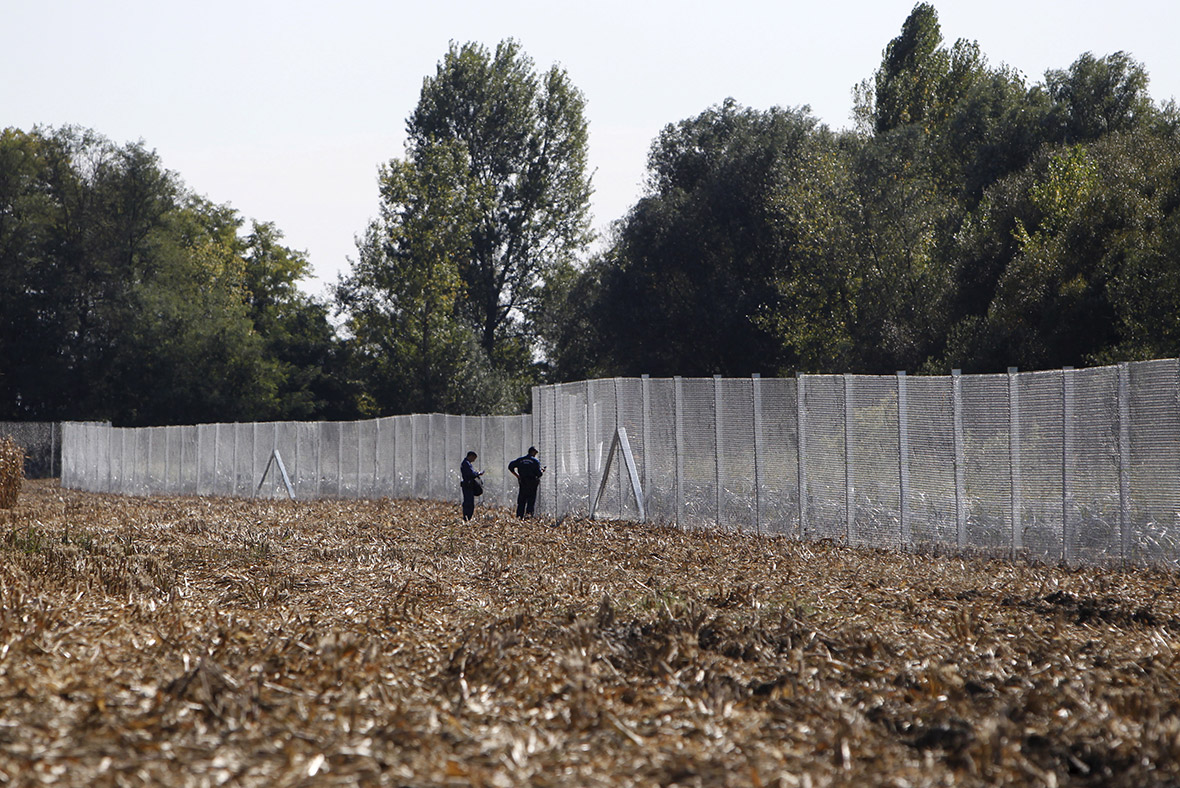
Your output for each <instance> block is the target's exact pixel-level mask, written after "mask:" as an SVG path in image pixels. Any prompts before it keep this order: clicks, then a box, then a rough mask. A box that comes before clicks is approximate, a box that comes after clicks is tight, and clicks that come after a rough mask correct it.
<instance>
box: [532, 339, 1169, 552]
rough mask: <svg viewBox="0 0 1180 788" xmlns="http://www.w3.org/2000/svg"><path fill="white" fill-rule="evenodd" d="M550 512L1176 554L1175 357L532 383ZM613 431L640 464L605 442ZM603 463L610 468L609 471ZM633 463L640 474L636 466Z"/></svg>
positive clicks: (970, 547)
mask: <svg viewBox="0 0 1180 788" xmlns="http://www.w3.org/2000/svg"><path fill="white" fill-rule="evenodd" d="M533 410H534V427H535V428H536V429H537V431H538V433H537V446H538V448H539V449H540V452H541V456H542V458H543V459H544V458H547V459H548V462H549V472H548V474H547V475H546V477H545V479H544V481H543V486H542V495H541V498H540V504H539V505H540V506H541V508H542V509H543V511H544V512H545V513H546V514H549V515H551V516H554V517H558V518H560V517H562V516H564V515H567V514H573V513H577V514H586V513H588V512H589V511H590V510H591V509H592V508H596V509H597V512H602V513H605V514H606V515H608V516H612V517H618V518H621V519H637V518H638V516H639V511H640V507H639V497H640V496H642V501H643V504H644V505H643V507H642V510H643V512H644V513H645V515H646V519H649V520H655V521H660V522H666V523H672V524H676V525H679V526H682V527H690V528H703V527H719V528H722V529H728V530H739V531H751V532H759V533H768V534H787V535H790V536H793V537H797V538H802V539H812V540H817V539H834V540H840V541H842V542H847V543H849V544H853V545H861V546H867V547H884V548H908V549H914V548H932V549H949V550H954V551H959V552H984V553H989V554H999V555H1010V556H1024V557H1031V558H1036V559H1041V560H1047V561H1066V562H1069V563H1075V564H1077V563H1086V564H1133V565H1142V564H1152V565H1159V564H1167V565H1175V564H1176V563H1177V562H1178V561H1180V362H1178V361H1177V360H1174V359H1173V360H1159V361H1147V362H1135V363H1128V364H1120V365H1117V366H1109V367H1099V368H1092V369H1081V370H1074V369H1068V368H1067V369H1062V370H1054V371H1045V372H1026V373H1021V372H1017V371H1016V370H1014V369H1013V370H1009V372H1008V373H1007V374H996V375H960V374H958V373H955V374H953V375H949V376H940V377H909V376H906V375H905V374H904V373H898V374H897V375H887V376H866V375H801V376H798V377H796V378H793V379H792V378H788V379H769V378H768V379H763V378H760V377H758V376H754V377H751V378H748V379H732V378H731V379H723V378H720V377H716V378H695V379H694V378H664V379H653V378H646V377H644V378H640V379H634V378H632V379H615V380H592V381H583V382H579V383H568V384H559V385H554V386H545V387H540V388H538V389H536V390H535V391H534V406H533ZM620 430H621V431H622V433H625V436H626V438H627V442H628V444H629V447H630V449H631V455H632V456H633V458H634V463H635V472H634V477H632V475H631V474H630V473H629V471H628V469H627V468H625V467H624V465H623V463H621V462H618V461H614V462H611V463H610V465H609V467H608V465H607V462H606V459H607V457H609V456H610V451H609V447H610V445H611V443H612V441H614V440H616V436H618V435H619V434H620ZM604 477H605V481H604ZM633 479H634V480H633Z"/></svg>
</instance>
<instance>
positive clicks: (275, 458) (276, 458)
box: [254, 449, 295, 501]
mask: <svg viewBox="0 0 1180 788" xmlns="http://www.w3.org/2000/svg"><path fill="white" fill-rule="evenodd" d="M272 464H274V465H278V466H279V473H281V474H282V475H283V484H285V485H286V486H287V495H288V497H290V499H291V500H292V501H293V500H295V488H294V487H292V486H291V477H290V476H288V475H287V467H286V466H285V465H283V458H282V457H281V456H280V455H279V450H278V449H275V450H274V451H273V452H271V455H270V459H269V460H267V461H266V470H264V471H263V472H262V478H261V479H259V480H258V489H257V490H255V491H254V494H255V495H258V493H259V492H260V491H261V490H262V485H263V484H264V483H265V482H266V475H267V474H268V473H270V466H271V465H272Z"/></svg>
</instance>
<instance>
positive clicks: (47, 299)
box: [0, 128, 333, 424]
mask: <svg viewBox="0 0 1180 788" xmlns="http://www.w3.org/2000/svg"><path fill="white" fill-rule="evenodd" d="M241 227H242V220H241V218H240V217H239V216H238V215H237V213H236V212H235V211H233V210H232V209H230V208H228V207H226V206H219V205H214V204H212V203H210V202H208V201H207V200H204V199H202V198H199V197H196V196H195V195H192V194H190V193H189V192H188V191H187V190H186V189H185V187H184V186H183V184H182V183H181V182H180V179H179V178H178V177H177V176H176V175H175V174H174V173H171V172H169V171H168V170H165V169H164V168H163V167H162V166H161V164H160V162H159V159H158V157H157V156H156V154H155V153H154V152H152V151H149V150H148V149H147V148H146V147H145V146H144V145H143V144H142V143H134V144H129V145H125V146H122V147H120V146H116V145H114V144H113V143H111V142H109V141H108V140H105V139H103V138H102V137H100V136H99V135H97V134H95V133H94V132H91V131H87V130H83V129H77V128H62V129H57V130H52V129H47V130H42V129H36V130H33V131H31V132H23V131H20V130H17V129H7V130H5V131H4V132H3V133H2V134H0V357H2V358H4V359H5V363H4V369H3V372H2V373H0V412H2V413H3V414H4V417H5V418H10V419H63V418H68V419H109V420H112V421H114V422H117V423H122V424H157V423H192V422H198V421H217V420H226V419H243V420H244V419H262V418H277V417H281V416H287V415H294V414H302V415H307V414H310V413H313V412H316V411H317V410H318V409H319V404H318V401H317V399H316V398H315V396H314V386H313V385H312V382H313V381H312V379H313V378H314V374H313V373H311V372H309V370H308V367H310V366H311V365H313V364H315V363H316V362H315V361H313V360H312V359H308V358H302V359H300V358H299V357H297V355H294V354H292V353H289V352H288V351H287V350H286V349H285V348H284V346H283V343H284V340H283V339H282V338H281V335H282V333H283V331H284V330H286V329H285V328H284V325H286V324H287V323H288V322H289V319H290V315H292V314H294V313H297V312H299V311H300V310H302V311H303V313H304V317H305V318H306V319H307V329H308V330H307V331H304V330H302V329H301V330H300V333H301V335H302V336H303V337H307V336H308V334H309V333H310V332H311V331H319V334H318V338H317V340H314V341H316V342H318V343H319V346H320V347H321V348H325V349H326V348H329V347H331V345H332V342H333V337H332V332H331V327H330V325H329V324H328V323H327V316H326V311H325V310H324V309H323V308H322V307H317V306H316V305H315V304H314V303H313V302H311V301H310V300H309V299H307V298H306V297H305V296H302V295H301V294H299V293H298V291H297V290H296V289H295V282H296V281H297V280H298V279H299V278H301V277H302V276H304V275H305V274H306V272H307V264H306V261H304V260H302V258H301V256H300V255H298V253H295V252H291V251H290V250H287V249H284V248H283V247H281V245H279V244H278V239H279V238H280V237H281V236H280V235H279V234H278V231H277V230H275V229H274V228H273V227H271V226H269V225H267V226H261V225H256V226H255V228H254V234H253V235H252V236H251V238H252V240H246V239H243V238H241V237H239V230H240V229H241ZM264 236H265V240H264ZM317 321H318V322H317ZM301 365H302V366H301Z"/></svg>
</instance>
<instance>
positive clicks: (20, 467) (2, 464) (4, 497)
mask: <svg viewBox="0 0 1180 788" xmlns="http://www.w3.org/2000/svg"><path fill="white" fill-rule="evenodd" d="M24 478H25V450H24V449H22V448H21V447H20V446H18V445H17V443H16V441H14V440H13V439H12V438H10V437H4V438H0V509H11V508H12V507H13V506H16V499H17V496H19V495H20V486H21V482H22V481H24Z"/></svg>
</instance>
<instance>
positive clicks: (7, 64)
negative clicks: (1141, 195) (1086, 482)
mask: <svg viewBox="0 0 1180 788" xmlns="http://www.w3.org/2000/svg"><path fill="white" fill-rule="evenodd" d="M934 6H935V8H936V9H937V10H938V15H939V21H940V23H941V26H942V33H943V37H944V39H945V40H946V43H947V45H950V44H951V43H953V42H954V41H955V40H956V39H958V38H967V39H971V40H976V41H978V42H979V45H980V47H981V49H982V50H983V52H984V54H985V55H986V56H987V57H988V60H989V62H990V63H992V64H1000V63H1006V64H1007V65H1009V66H1011V67H1013V68H1015V69H1017V70H1018V71H1020V72H1022V73H1023V74H1025V76H1026V79H1027V80H1028V82H1029V83H1030V84H1031V83H1034V82H1039V81H1042V79H1043V76H1044V72H1045V71H1046V69H1059V68H1066V67H1068V66H1069V65H1070V64H1071V63H1072V62H1073V61H1074V60H1075V59H1076V58H1077V57H1078V56H1079V55H1081V54H1082V53H1084V52H1093V53H1094V54H1095V55H1099V56H1101V55H1107V54H1111V53H1113V52H1117V51H1120V50H1123V51H1127V52H1130V53H1131V54H1132V55H1133V56H1134V57H1135V58H1136V59H1137V60H1139V61H1140V62H1142V63H1144V65H1145V66H1146V67H1147V70H1148V73H1149V74H1150V75H1151V88H1150V89H1151V94H1152V96H1153V97H1154V98H1155V99H1156V100H1157V101H1158V102H1162V101H1165V100H1167V99H1169V98H1172V97H1176V96H1180V46H1177V44H1176V40H1175V35H1176V31H1177V24H1176V23H1177V22H1178V21H1180V10H1178V8H1180V6H1177V5H1176V3H1175V0H1121V2H1096V1H1095V0H1069V1H1067V0H990V2H980V0H941V1H940V2H938V1H936V2H934ZM913 7H914V2H911V0H848V1H847V2H842V1H841V0H829V1H828V2H816V0H808V1H807V2H796V1H795V0H790V1H789V2H788V1H786V0H780V1H779V2H771V0H765V1H764V2H751V1H750V0H728V1H727V2H714V3H704V2H692V1H691V0H676V1H675V2H673V1H671V0H629V1H628V2H619V1H618V0H597V2H594V3H576V4H575V3H566V2H562V1H561V0H538V1H536V2H533V1H529V0H480V1H479V2H475V1H468V0H463V1H461V2H460V1H454V2H451V1H449V0H428V1H427V2H422V1H421V0H419V1H418V2H413V3H410V2H378V1H377V0H369V1H368V2H365V1H364V0H333V2H325V1H324V0H317V1H316V2H304V1H303V0H294V1H292V0H288V1H286V2H277V1H267V2H263V1H261V0H204V2H200V3H185V2H160V0H151V2H147V1H146V0H102V1H101V2H96V1H95V0H73V1H68V0H0V9H2V11H3V13H2V14H0V36H2V41H3V45H2V46H0V73H2V74H3V75H4V76H3V78H2V79H0V127H8V126H15V127H17V128H20V129H24V130H29V129H31V128H32V127H33V126H34V125H38V124H41V125H48V126H60V125H65V124H78V125H81V126H84V127H87V128H91V129H94V130H95V131H97V132H99V133H101V134H103V135H104V136H106V137H108V138H110V139H111V140H113V141H114V142H116V143H119V144H123V143H126V142H133V141H137V140H143V141H144V142H145V143H146V145H147V147H149V148H151V149H154V150H156V151H157V153H158V154H159V155H160V157H161V160H162V162H163V164H164V166H165V167H167V168H168V169H170V170H173V171H175V172H177V173H179V175H180V176H181V178H182V179H183V180H184V182H185V183H186V184H187V185H188V186H189V188H191V189H192V190H193V191H195V192H197V193H199V194H202V195H204V196H206V197H208V198H209V199H210V200H213V201H214V202H217V203H229V204H231V205H233V207H235V208H236V209H237V210H238V211H240V212H241V213H242V215H244V216H245V217H247V218H253V219H259V220H263V221H271V222H274V223H275V224H276V225H277V226H278V227H279V229H280V230H281V231H282V232H283V233H284V234H285V236H286V244H287V245H288V246H291V247H293V248H296V249H301V250H304V251H305V252H307V254H308V256H309V259H310V260H311V263H312V266H313V268H314V271H315V279H313V280H311V281H308V282H306V283H305V284H304V288H305V289H306V290H307V291H308V292H312V293H316V294H323V293H324V291H325V286H326V285H327V284H329V283H331V282H334V281H335V280H336V277H337V275H338V274H339V273H340V272H342V271H345V270H346V269H347V266H348V258H349V257H355V240H354V239H355V238H356V236H358V235H359V234H361V232H362V231H363V229H364V227H365V225H366V224H367V222H368V221H369V219H370V218H371V217H373V216H375V215H376V213H377V187H376V171H377V167H378V165H379V164H380V163H381V162H383V161H387V160H389V159H390V158H393V157H400V156H402V155H403V151H404V148H403V143H404V128H405V121H406V118H407V117H408V116H409V114H410V112H411V111H413V109H414V106H415V104H416V103H417V100H418V94H419V91H420V90H421V87H422V79H423V77H425V76H426V75H428V74H432V73H434V70H435V68H436V66H437V64H438V62H439V60H440V59H441V58H442V57H443V55H444V54H445V53H446V51H447V47H448V43H449V42H450V41H455V42H458V43H463V42H467V41H479V42H481V43H483V44H485V45H487V46H488V47H489V48H492V47H494V46H495V44H496V43H497V42H498V41H500V40H501V39H504V38H509V37H511V38H515V39H516V40H517V41H519V42H520V43H521V45H522V47H523V49H524V51H525V52H526V53H527V54H528V55H529V56H530V57H532V59H533V60H534V61H535V63H536V65H537V67H538V69H540V70H544V69H547V68H548V67H549V66H551V65H553V64H559V65H560V66H562V67H563V68H565V70H566V71H567V72H568V74H569V77H570V79H571V81H572V82H573V84H574V85H576V86H577V87H578V88H579V89H581V90H582V92H583V93H584V94H585V96H586V102H587V103H586V115H587V119H588V121H589V124H590V155H589V160H590V166H591V168H592V170H593V171H594V176H593V183H594V187H595V197H594V205H593V210H594V217H595V226H596V228H598V229H599V230H603V229H605V228H606V227H607V226H608V225H609V223H610V222H611V221H613V220H615V219H617V218H619V217H621V216H622V215H623V214H624V213H625V212H626V210H627V209H628V208H629V207H630V206H631V205H632V204H633V203H634V202H635V200H636V199H637V198H638V196H639V192H640V184H641V183H642V180H643V177H644V168H645V163H646V157H647V151H648V148H649V146H650V144H651V141H652V139H653V138H654V137H655V136H656V134H657V133H658V132H659V130H660V129H661V128H662V127H663V126H664V125H666V124H668V123H674V122H676V121H679V120H682V119H685V118H689V117H693V116H695V115H697V114H699V113H700V112H701V111H703V110H705V109H706V108H708V107H709V106H711V105H714V104H717V103H719V102H721V101H723V100H724V99H725V98H727V97H733V98H734V99H736V100H737V101H738V102H739V103H740V104H743V105H746V106H750V107H755V108H758V109H767V108H769V107H771V106H776V105H777V106H783V107H797V106H801V105H804V104H806V105H809V106H810V107H811V109H812V111H813V112H814V113H815V115H816V116H818V117H819V118H820V119H821V120H822V121H823V122H825V123H827V124H828V125H829V126H831V127H832V128H834V129H838V128H845V127H848V126H850V125H851V120H850V118H849V114H850V112H851V108H852V96H851V91H852V87H853V86H854V85H855V84H856V83H858V82H859V81H860V80H862V79H864V78H866V77H869V76H871V74H872V73H873V71H874V70H875V69H876V67H877V66H878V65H879V63H880V60H881V53H882V50H883V49H884V48H885V46H886V45H887V44H888V43H889V40H890V39H892V38H893V37H894V36H896V35H897V34H898V33H899V32H900V30H901V25H902V23H903V22H904V21H905V19H906V17H907V16H908V15H909V12H910V11H911V10H912V9H913Z"/></svg>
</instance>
